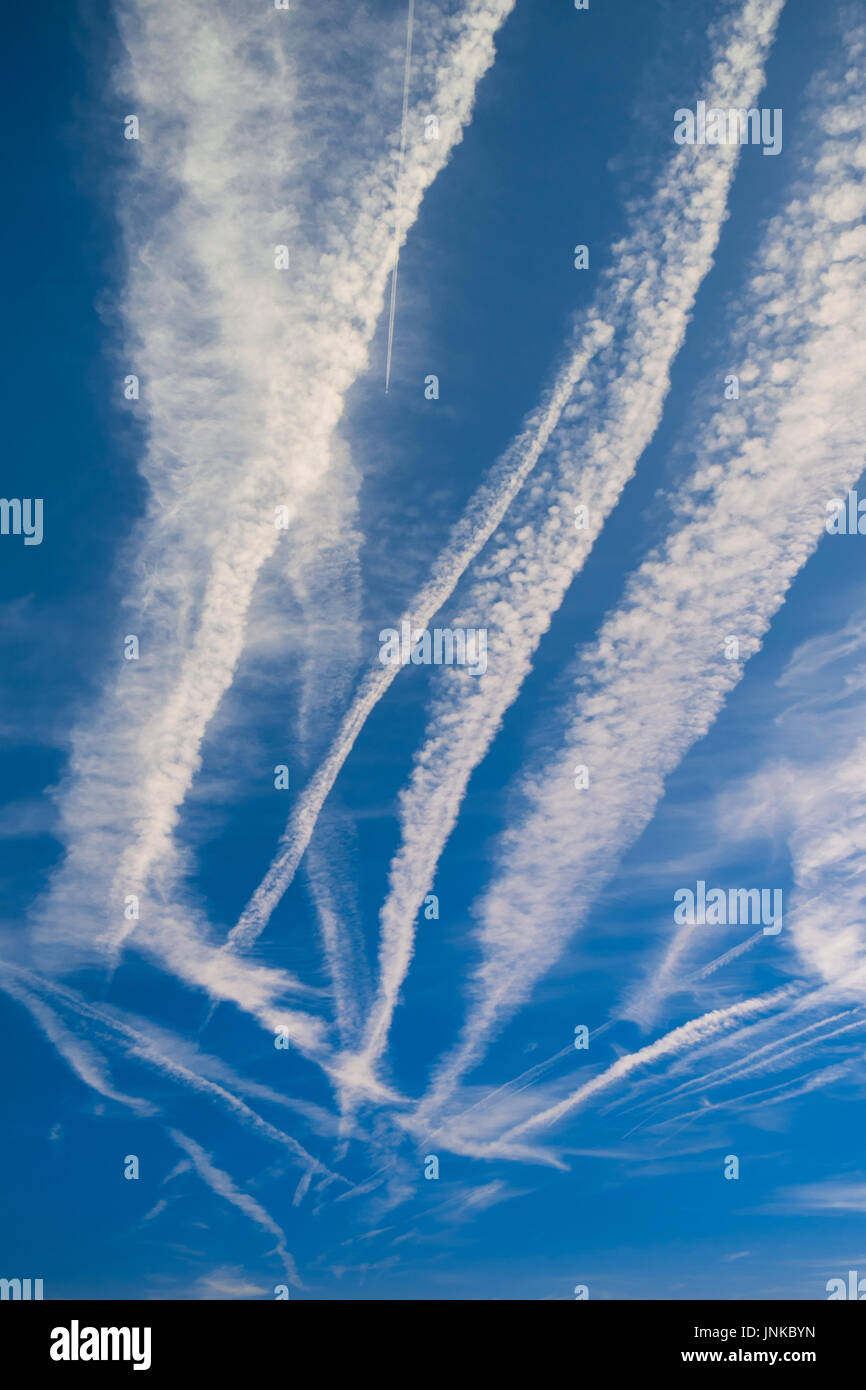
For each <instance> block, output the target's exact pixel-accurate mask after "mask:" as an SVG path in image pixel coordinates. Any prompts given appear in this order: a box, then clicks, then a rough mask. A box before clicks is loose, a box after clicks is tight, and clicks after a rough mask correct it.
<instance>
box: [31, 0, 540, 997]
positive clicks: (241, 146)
mask: <svg viewBox="0 0 866 1390" xmlns="http://www.w3.org/2000/svg"><path fill="white" fill-rule="evenodd" d="M513 4H514V0H470V3H468V4H466V5H465V6H463V7H462V9H461V12H460V13H459V14H458V15H446V14H443V13H442V12H441V11H440V10H438V9H437V10H436V11H434V12H433V13H432V15H430V16H429V17H428V19H427V22H426V23H425V26H424V33H423V39H424V42H423V45H421V51H420V53H419V56H418V60H417V62H416V64H415V69H414V71H415V78H414V86H415V89H416V99H415V101H414V102H413V104H412V106H411V108H410V120H412V121H414V120H415V118H416V116H417V114H418V112H419V111H421V110H424V109H431V108H432V109H435V110H436V111H437V112H438V114H439V139H438V140H436V141H429V142H427V141H424V140H422V139H417V140H416V139H411V140H410V141H409V142H408V145H407V149H406V153H405V160H404V166H403V179H402V189H401V197H400V202H401V212H402V223H401V225H402V229H403V235H405V234H406V231H407V229H408V228H409V227H410V226H411V225H412V223H413V221H414V220H415V218H416V217H417V214H418V209H419V207H420V204H421V201H422V198H423V196H424V193H425V191H426V189H427V188H428V187H429V185H430V183H431V181H432V180H433V179H434V178H435V176H436V174H437V173H438V172H439V171H440V170H441V169H442V168H443V166H444V165H445V164H446V162H447V160H448V158H449V156H450V153H451V151H452V150H453V149H454V147H455V145H456V144H457V143H458V142H459V140H460V139H461V138H462V129H463V127H464V125H465V124H466V122H467V121H468V120H469V119H470V117H471V112H472V107H473V102H474V95H475V89H476V86H477V83H478V81H479V80H480V78H481V77H482V76H483V75H484V73H485V72H486V71H487V69H488V68H489V67H490V65H491V63H492V62H493V58H494V36H495V33H496V30H497V28H498V26H499V25H500V24H501V23H502V21H503V20H504V19H505V18H506V17H507V15H508V14H509V13H510V11H511V9H512V8H513ZM120 18H121V31H122V38H123V41H124V44H125V52H126V60H125V61H126V68H127V75H126V77H125V85H126V90H127V91H129V92H131V93H132V96H131V97H130V98H129V100H130V101H131V102H132V103H133V105H134V108H135V109H136V111H137V114H138V117H139V120H140V129H141V138H140V140H139V141H138V142H132V141H130V143H129V150H128V151H127V154H128V155H129V163H130V165H132V164H133V162H136V163H137V164H138V166H139V170H140V173H139V176H138V181H137V182H136V184H135V187H134V196H133V197H132V199H131V203H130V206H129V207H128V208H127V209H126V211H125V212H124V214H123V215H124V221H125V222H126V224H127V244H128V246H129V248H130V275H129V281H128V287H127V294H126V304H125V314H126V322H127V324H128V329H129V334H128V336H129V339H130V342H129V353H128V361H129V366H130V370H131V369H132V368H133V367H134V369H135V373H136V375H138V376H139V378H140V382H141V397H142V407H145V408H146V415H147V421H148V427H149V434H148V445H147V457H146V460H145V464H144V472H145V475H146V477H147V481H148V483H149V485H150V501H149V508H148V514H147V517H146V518H145V520H144V522H143V523H142V524H141V526H140V527H139V530H138V534H137V536H136V537H135V539H134V541H133V547H134V549H135V552H136V554H135V562H134V563H135V569H136V576H135V582H134V583H133V584H132V585H131V588H130V596H129V599H128V614H127V616H126V617H125V619H124V628H125V630H126V631H127V632H130V633H132V634H134V635H136V636H137V637H138V639H139V642H140V653H139V659H138V660H137V661H135V660H130V661H121V662H120V665H121V667H122V672H121V675H120V677H119V678H118V680H117V681H116V682H109V687H108V689H107V692H106V694H105V696H104V698H103V701H102V704H101V707H100V709H99V710H97V711H96V712H95V714H94V716H93V717H92V718H91V720H90V721H89V723H88V724H87V725H86V726H85V727H82V728H80V729H79V730H78V731H77V732H76V734H75V736H74V741H73V753H72V759H71V772H70V777H69V780H68V784H67V786H66V787H65V789H64V792H63V795H62V798H61V828H62V835H63V838H64V840H65V841H66V842H67V844H68V853H67V857H66V860H65V863H64V864H63V866H62V868H61V869H60V870H59V871H58V873H57V875H56V876H55V879H54V882H53V886H52V892H51V893H50V895H49V896H48V898H47V900H46V901H44V902H43V903H42V904H41V907H40V909H39V911H38V913H37V914H36V916H37V926H38V931H39V938H40V949H41V951H42V953H43V954H42V957H41V958H42V960H43V961H44V960H45V953H46V952H48V951H51V952H52V955H53V959H54V961H55V963H56V964H57V965H58V966H59V967H61V968H62V967H63V966H64V965H65V964H66V963H67V962H70V961H71V963H72V964H75V963H76V962H78V961H80V959H81V956H82V954H84V953H86V952H91V953H92V952H94V951H96V952H104V951H106V950H108V951H109V952H116V951H117V949H118V948H119V946H120V945H121V944H122V942H123V941H124V939H125V938H126V937H127V936H128V935H129V934H130V933H131V932H132V931H136V932H137V935H138V942H139V943H140V944H141V945H142V946H143V948H144V949H147V948H148V947H150V948H152V949H153V950H154V951H155V952H156V953H157V954H160V953H161V951H162V948H163V946H164V944H165V942H166V940H167V939H168V936H169V932H168V930H167V928H166V929H163V928H162V927H160V928H159V929H158V930H157V931H156V932H155V933H154V934H150V924H151V922H152V920H153V919H154V918H155V917H158V915H159V908H160V904H161V903H164V902H165V901H166V900H167V899H168V898H169V897H170V896H171V893H172V890H173V888H174V879H175V878H176V877H177V875H178V873H179V872H180V870H181V869H182V868H183V862H182V860H181V859H180V857H179V856H178V855H177V854H176V853H175V848H174V842H173V835H174V830H175V828H176V826H177V823H178V818H179V814H180V808H181V806H182V804H183V802H184V799H185V797H186V795H187V793H188V791H189V788H190V786H191V784H192V781H193V779H194V777H195V775H196V773H197V771H198V768H199V766H200V761H201V746H202V740H203V737H204V734H205V731H206V729H207V727H208V724H209V722H210V720H211V719H212V717H213V715H214V713H215V711H216V709H217V707H218V705H219V703H220V701H221V699H222V697H223V695H224V693H225V691H226V689H227V688H228V687H229V685H230V684H231V681H232V679H233V677H234V674H235V671H236V668H237V665H238V662H239V660H240V657H241V654H242V651H243V647H244V638H245V632H246V625H247V621H248V617H249V613H250V607H251V604H252V601H253V596H254V591H255V588H256V584H257V580H258V578H259V575H260V573H261V570H262V568H263V566H264V564H265V563H266V561H267V560H268V559H269V558H270V557H271V555H272V554H273V553H274V550H275V547H276V545H277V543H278V540H279V535H280V531H279V530H278V529H277V526H276V525H275V513H276V509H277V508H278V507H282V506H285V508H286V515H287V516H288V518H289V519H291V516H292V515H293V514H297V511H298V509H299V508H300V507H301V506H302V505H303V504H304V503H305V502H306V501H308V500H309V499H310V498H311V497H312V496H313V495H314V494H315V492H316V490H317V489H321V488H322V487H323V486H326V483H325V475H326V473H327V466H328V459H329V451H330V447H331V442H332V439H333V435H334V430H335V427H336V425H337V423H338V421H339V418H340V415H341V412H342V410H343V403H344V400H345V396H346V392H347V390H348V389H349V387H350V386H351V385H352V383H353V382H354V381H355V380H356V379H357V377H358V375H359V373H360V372H362V371H363V370H364V369H365V368H366V367H367V365H368V359H369V345H370V342H371V340H372V337H373V334H374V332H375V328H376V324H377V321H378V319H379V316H380V313H381V309H382V305H383V299H384V294H385V287H386V283H387V275H388V271H389V269H390V257H391V239H392V231H393V225H394V206H395V190H394V172H395V170H394V164H395V160H394V152H393V150H392V151H391V152H389V153H388V154H387V155H384V156H382V157H381V158H378V160H373V161H371V159H370V156H369V154H368V153H366V147H365V152H364V153H363V156H362V157H361V158H360V164H359V163H358V158H357V151H356V150H355V148H354V146H353V145H352V142H351V141H348V142H347V147H348V149H349V152H350V155H351V158H349V157H348V156H345V155H343V153H342V146H341V145H340V143H339V142H337V144H336V145H335V144H334V141H333V133H332V129H331V125H330V121H331V119H332V117H333V103H334V101H335V100H336V101H343V102H344V103H345V104H346V109H347V110H350V109H351V107H352V93H351V92H347V91H345V90H343V89H340V90H339V91H338V92H336V93H335V92H334V91H333V90H331V91H328V100H327V102H324V101H323V102H321V103H316V102H312V101H310V100H309V99H307V100H306V101H305V102H304V104H303V107H304V114H305V119H309V121H310V122H314V121H315V120H316V119H317V118H316V112H317V111H318V110H321V111H323V112H325V111H326V110H327V112H328V115H327V116H324V115H323V116H322V117H321V121H322V128H321V129H319V128H318V127H317V126H315V124H314V125H313V126H312V127H311V128H310V129H306V128H305V130H304V131H303V133H300V132H299V131H298V129H297V125H296V123H295V119H294V113H295V96H296V88H297V84H298V80H299V78H298V72H297V70H296V68H295V67H294V66H293V64H294V65H297V66H298V68H303V69H304V74H303V75H304V78H305V80H309V79H308V74H307V68H309V69H310V70H313V71H315V64H314V63H313V62H309V63H308V64H307V66H306V67H304V62H303V60H304V58H305V57H306V56H307V55H306V53H305V51H304V49H303V41H302V39H298V38H297V35H298V34H299V33H301V32H302V25H303V22H304V17H303V16H301V15H299V16H295V21H296V23H294V24H293V26H292V28H291V29H289V28H288V27H287V26H281V25H279V24H276V25H275V24H273V22H272V20H273V13H272V12H271V14H270V15H269V14H268V12H267V10H266V9H264V8H263V7H262V6H261V5H259V4H256V3H252V0H247V2H246V3H240V4H238V5H234V6H232V7H231V11H230V12H226V11H224V10H220V9H219V8H217V9H216V10H214V8H213V6H211V5H209V4H207V3H205V0H189V3H185V4H184V5H183V6H177V5H173V4H171V3H170V0H138V3H136V4H133V5H132V6H130V7H128V8H127V9H126V10H125V11H124V13H123V14H122V15H121V17H120ZM309 22H311V23H314V22H315V21H314V17H313V19H311V20H310V21H309ZM367 22H368V23H371V24H372V23H374V21H373V20H370V19H368V21H367ZM375 22H379V21H375ZM289 53H291V55H292V56H291V58H289V57H288V56H287V55H288V54H289ZM389 76H390V70H389V72H388V73H386V74H385V78H386V79H387V78H389ZM379 79H380V80H379V82H378V83H377V84H376V90H377V91H378V92H383V91H385V92H386V91H387V86H388V81H387V80H383V78H382V74H381V73H379ZM326 85H327V84H326V83H323V84H322V86H323V88H324V87H325V86H326ZM380 101H381V107H380V108H379V109H377V112H376V116H377V119H378V120H379V121H380V123H381V126H382V129H383V145H384V144H385V142H386V140H387V135H386V134H385V132H386V131H387V121H388V118H389V114H390V110H389V108H390V103H389V102H388V101H387V100H386V98H385V96H382V97H381V98H380ZM417 123H418V125H419V127H420V119H419V120H418V122H417ZM346 124H347V129H348V128H349V127H350V126H351V122H348V121H347V123H346ZM323 166H327V167H323ZM322 178H328V179H330V180H331V183H332V184H333V187H334V196H333V198H332V199H331V201H330V203H328V204H327V206H326V207H325V208H323V209H322V208H320V207H319V203H318V201H315V188H316V182H317V180H320V179H322ZM305 199H306V202H307V203H310V201H311V199H313V200H314V201H313V204H312V210H311V211H310V218H311V219H312V218H313V216H314V215H315V218H316V222H315V230H316V233H317V242H316V244H315V247H313V246H308V245H306V244H305V240H304V237H305V235H306V233H305V226H306V223H305V222H304V220H303V218H304V208H305V206H306V205H305V201H304V200H305ZM290 207H291V209H292V210H291V211H290V210H289V208H290ZM283 245H285V246H286V247H287V248H288V249H289V252H290V271H289V273H288V274H285V275H281V274H280V273H279V270H278V269H277V264H278V259H279V258H278V257H277V256H276V255H275V249H276V248H277V247H279V246H283ZM281 263H284V261H283V262H281ZM123 630H124V629H121V631H123ZM118 646H119V647H120V642H119V643H118ZM130 895H133V896H136V897H138V898H139V900H140V909H141V910H140V917H139V919H137V920H136V919H135V918H134V917H129V918H126V917H125V916H124V906H123V905H124V902H125V901H126V900H127V899H128V898H129V897H130ZM104 912H105V913H107V918H104V917H103V913H104ZM103 921H107V924H108V925H107V926H106V927H103V926H102V922H103ZM192 934H193V933H192V932H190V936H191V935H192ZM183 941H184V937H183V923H181V932H180V934H179V935H178V937H177V945H178V949H177V951H176V959H175V963H174V964H175V966H177V965H178V963H180V965H181V967H182V963H183V950H182V949H181V947H182V945H183ZM224 962H225V958H224V957H223V964H224ZM219 968H220V965H219V962H217V961H210V962H209V963H208V969H213V970H214V971H215V972H216V971H218V969H219ZM206 973H207V972H206V971H205V970H199V971H198V972H197V975H196V980H195V982H196V983H197V984H202V983H203V981H204V976H205V975H206Z"/></svg>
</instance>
